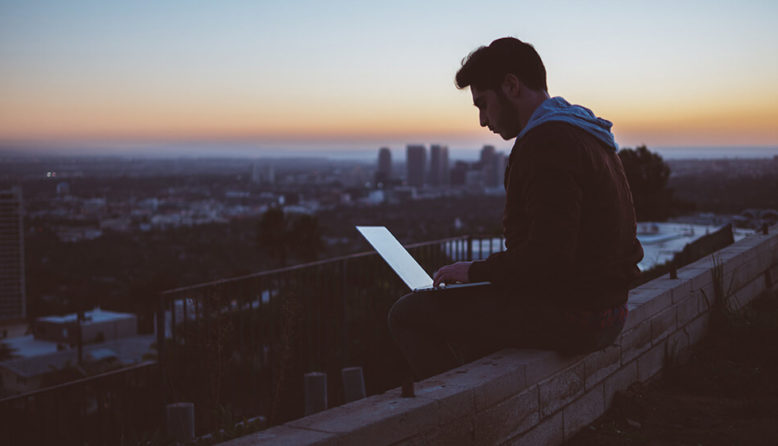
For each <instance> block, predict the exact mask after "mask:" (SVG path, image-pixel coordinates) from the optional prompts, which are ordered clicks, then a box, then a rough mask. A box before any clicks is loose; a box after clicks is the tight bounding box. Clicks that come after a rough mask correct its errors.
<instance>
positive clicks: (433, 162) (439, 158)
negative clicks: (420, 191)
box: [428, 144, 448, 186]
mask: <svg viewBox="0 0 778 446" xmlns="http://www.w3.org/2000/svg"><path fill="white" fill-rule="evenodd" d="M428 182H429V184H430V185H432V186H445V185H447V184H448V147H446V146H441V145H438V144H433V145H432V146H430V175H429V181H428Z"/></svg>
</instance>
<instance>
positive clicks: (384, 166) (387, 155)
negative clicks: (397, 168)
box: [375, 147, 392, 183]
mask: <svg viewBox="0 0 778 446" xmlns="http://www.w3.org/2000/svg"><path fill="white" fill-rule="evenodd" d="M391 178H392V152H391V151H390V150H389V148H388V147H381V148H380V149H379V150H378V169H377V170H376V172H375V182H376V183H386V182H388V181H389V180H390V179H391Z"/></svg>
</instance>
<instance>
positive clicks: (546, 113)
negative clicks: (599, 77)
mask: <svg viewBox="0 0 778 446" xmlns="http://www.w3.org/2000/svg"><path fill="white" fill-rule="evenodd" d="M551 121H561V122H566V123H568V124H572V125H574V126H576V127H579V128H581V129H583V130H585V131H586V132H588V133H590V134H591V135H593V136H595V137H596V138H597V139H599V140H600V141H602V142H604V143H605V144H607V145H608V146H610V147H613V149H614V150H618V149H619V145H618V144H616V140H615V138H614V137H613V133H611V127H613V123H612V122H610V121H608V120H607V119H602V118H598V117H597V116H595V115H594V113H592V111H591V110H589V109H588V108H586V107H582V106H580V105H570V103H569V102H567V101H566V100H564V98H562V97H559V96H556V97H553V98H548V99H546V100H545V101H543V103H542V104H540V105H539V106H538V108H536V109H535V111H534V112H533V113H532V116H530V118H529V121H528V122H527V125H526V126H524V128H523V129H522V130H521V132H520V133H519V136H518V138H516V140H520V139H521V138H523V137H524V135H526V134H527V132H529V131H530V130H532V129H533V128H535V127H537V126H539V125H541V124H545V123H546V122H551Z"/></svg>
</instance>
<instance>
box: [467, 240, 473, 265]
mask: <svg viewBox="0 0 778 446" xmlns="http://www.w3.org/2000/svg"><path fill="white" fill-rule="evenodd" d="M472 260H473V236H472V235H468V236H467V261H472Z"/></svg>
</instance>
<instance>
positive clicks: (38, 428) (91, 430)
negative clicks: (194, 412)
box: [0, 362, 165, 445]
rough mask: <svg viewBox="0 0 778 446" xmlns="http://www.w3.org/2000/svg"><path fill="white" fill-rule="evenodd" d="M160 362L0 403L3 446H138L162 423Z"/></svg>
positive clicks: (162, 402) (84, 379)
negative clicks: (117, 445)
mask: <svg viewBox="0 0 778 446" xmlns="http://www.w3.org/2000/svg"><path fill="white" fill-rule="evenodd" d="M160 384H161V382H160V372H159V367H158V365H157V363H156V362H145V363H141V364H137V365H135V366H132V367H128V368H124V369H121V370H116V371H111V372H106V373H103V374H100V375H96V376H90V377H88V378H83V379H79V380H76V381H71V382H68V383H65V384H60V385H57V386H52V387H47V388H45V389H40V390H36V391H33V392H29V393H25V394H21V395H14V396H11V397H7V398H3V399H0V444H4V445H39V444H58V445H82V444H95V445H102V444H118V443H121V442H123V441H126V442H127V443H131V444H136V443H137V442H138V441H140V440H143V439H144V437H143V435H145V434H144V433H148V432H154V431H156V430H158V429H159V426H160V424H161V421H162V420H164V412H163V411H164V404H165V402H164V395H162V394H161V393H160V392H159V389H160V388H161V385H160Z"/></svg>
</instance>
